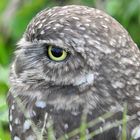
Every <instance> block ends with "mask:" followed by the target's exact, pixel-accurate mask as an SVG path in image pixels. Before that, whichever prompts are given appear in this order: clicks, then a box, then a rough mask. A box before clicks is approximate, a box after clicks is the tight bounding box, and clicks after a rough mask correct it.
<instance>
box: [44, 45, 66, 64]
mask: <svg viewBox="0 0 140 140" xmlns="http://www.w3.org/2000/svg"><path fill="white" fill-rule="evenodd" d="M47 55H48V58H49V59H51V60H53V61H57V62H59V61H63V60H65V59H66V57H67V56H68V52H67V51H66V50H64V49H62V48H59V47H56V46H48V48H47Z"/></svg>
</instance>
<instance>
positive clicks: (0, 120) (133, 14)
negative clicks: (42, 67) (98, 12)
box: [0, 0, 140, 140]
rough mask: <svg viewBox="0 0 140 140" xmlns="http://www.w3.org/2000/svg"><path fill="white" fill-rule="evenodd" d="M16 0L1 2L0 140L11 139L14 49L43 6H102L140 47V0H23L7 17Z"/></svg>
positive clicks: (99, 7)
mask: <svg viewBox="0 0 140 140" xmlns="http://www.w3.org/2000/svg"><path fill="white" fill-rule="evenodd" d="M12 1H14V0H1V2H0V140H9V132H8V117H7V116H8V115H7V114H8V109H7V104H6V96H7V92H8V88H9V84H8V73H9V67H10V65H9V64H10V63H11V61H12V57H13V51H14V49H15V47H16V42H17V41H18V40H19V39H20V38H21V37H22V34H23V32H24V30H25V29H26V26H27V24H28V23H29V21H30V20H31V19H32V17H33V16H35V15H36V13H38V12H39V11H40V10H41V9H44V8H49V7H53V6H58V5H67V4H80V5H87V6H90V7H96V8H98V9H102V10H104V11H106V12H107V13H109V14H110V15H112V16H113V17H114V18H115V19H117V20H118V21H119V22H120V23H121V24H122V25H123V26H124V27H125V28H126V29H127V30H128V32H129V33H130V35H131V36H132V38H133V40H134V41H135V42H136V43H137V44H138V46H140V0H19V1H22V2H20V4H19V5H18V6H17V5H16V7H15V9H14V7H13V9H14V10H15V12H14V13H13V15H11V17H5V13H6V12H7V10H10V9H8V6H9V5H10V2H12ZM6 19H8V20H7V21H6Z"/></svg>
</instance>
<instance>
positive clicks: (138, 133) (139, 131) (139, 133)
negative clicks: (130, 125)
mask: <svg viewBox="0 0 140 140" xmlns="http://www.w3.org/2000/svg"><path fill="white" fill-rule="evenodd" d="M131 136H132V137H133V138H134V139H137V138H140V126H137V127H135V128H134V129H133V130H132V133H131Z"/></svg>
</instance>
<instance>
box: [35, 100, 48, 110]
mask: <svg viewBox="0 0 140 140" xmlns="http://www.w3.org/2000/svg"><path fill="white" fill-rule="evenodd" d="M35 105H36V107H39V108H45V107H46V103H45V102H44V101H37V102H36V103H35Z"/></svg>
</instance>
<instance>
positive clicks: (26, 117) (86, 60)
mask: <svg viewBox="0 0 140 140" xmlns="http://www.w3.org/2000/svg"><path fill="white" fill-rule="evenodd" d="M8 105H9V123H10V131H11V139H12V140H50V139H51V140H53V139H57V140H60V138H61V137H63V136H65V137H64V138H63V140H64V139H69V140H80V139H81V137H82V139H86V140H93V139H94V140H124V139H125V140H130V139H132V138H133V139H135V140H140V50H139V49H138V47H137V45H136V44H135V43H134V42H133V40H132V39H131V37H130V36H129V34H128V32H127V31H126V30H125V29H124V28H123V27H122V26H121V25H120V24H119V23H118V22H117V21H116V20H115V19H113V18H112V17H110V16H109V15H107V14H106V13H104V12H103V11H100V10H97V9H94V8H89V7H86V6H78V5H77V6H76V5H70V6H63V7H54V8H52V9H49V10H48V9H45V10H43V11H41V12H40V13H38V14H37V15H36V16H35V17H34V18H33V19H32V20H31V22H30V23H29V25H28V26H27V29H26V31H25V33H24V35H23V37H22V39H21V40H20V41H19V43H18V46H17V50H16V53H15V58H14V61H13V63H12V65H11V70H10V90H9V94H8ZM124 105H125V107H124ZM83 118H84V119H83ZM51 124H52V125H51ZM50 128H51V130H53V131H49V130H50ZM78 128H80V129H78ZM72 131H73V132H75V133H72ZM50 132H53V133H54V134H53V135H51V136H53V137H51V138H49V136H50V135H49V134H50ZM73 134H74V135H73Z"/></svg>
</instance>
